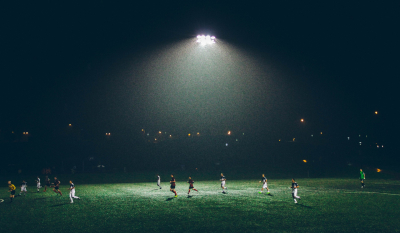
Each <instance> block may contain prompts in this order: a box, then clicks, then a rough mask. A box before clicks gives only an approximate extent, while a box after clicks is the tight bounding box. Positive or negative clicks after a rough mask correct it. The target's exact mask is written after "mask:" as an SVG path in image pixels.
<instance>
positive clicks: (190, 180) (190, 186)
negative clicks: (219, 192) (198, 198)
mask: <svg viewBox="0 0 400 233" xmlns="http://www.w3.org/2000/svg"><path fill="white" fill-rule="evenodd" d="M188 183H189V191H188V195H189V193H190V190H191V189H193V190H194V191H196V192H199V191H198V190H197V189H195V188H194V187H193V183H194V181H193V180H192V177H190V176H189V181H188Z"/></svg>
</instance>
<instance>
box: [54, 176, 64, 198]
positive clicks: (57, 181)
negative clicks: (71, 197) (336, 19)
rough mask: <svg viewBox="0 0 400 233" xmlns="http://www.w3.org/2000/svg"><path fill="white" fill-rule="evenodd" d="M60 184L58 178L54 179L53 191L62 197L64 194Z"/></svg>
mask: <svg viewBox="0 0 400 233" xmlns="http://www.w3.org/2000/svg"><path fill="white" fill-rule="evenodd" d="M60 183H61V182H60V181H59V180H58V179H57V177H54V188H53V191H54V192H55V193H57V195H58V194H60V195H61V196H62V193H61V191H60Z"/></svg>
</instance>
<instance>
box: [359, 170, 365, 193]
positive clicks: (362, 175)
mask: <svg viewBox="0 0 400 233" xmlns="http://www.w3.org/2000/svg"><path fill="white" fill-rule="evenodd" d="M364 180H365V173H364V172H363V170H362V169H360V181H361V188H364V187H365V184H364Z"/></svg>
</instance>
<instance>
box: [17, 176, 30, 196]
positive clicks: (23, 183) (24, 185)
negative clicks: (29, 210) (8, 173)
mask: <svg viewBox="0 0 400 233" xmlns="http://www.w3.org/2000/svg"><path fill="white" fill-rule="evenodd" d="M26 187H28V182H26V181H25V180H23V181H22V183H21V192H20V193H19V194H18V195H19V196H21V194H22V192H24V196H25V195H26V192H27V190H26Z"/></svg>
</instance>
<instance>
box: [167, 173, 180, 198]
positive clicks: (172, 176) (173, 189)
mask: <svg viewBox="0 0 400 233" xmlns="http://www.w3.org/2000/svg"><path fill="white" fill-rule="evenodd" d="M175 182H176V181H175V177H174V175H173V174H171V181H170V182H169V183H170V184H171V187H170V189H169V190H170V191H171V192H173V193H175V197H178V194H176V191H175Z"/></svg>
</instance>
